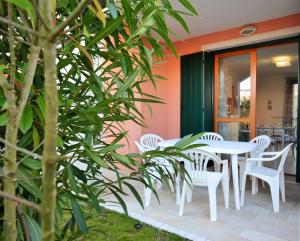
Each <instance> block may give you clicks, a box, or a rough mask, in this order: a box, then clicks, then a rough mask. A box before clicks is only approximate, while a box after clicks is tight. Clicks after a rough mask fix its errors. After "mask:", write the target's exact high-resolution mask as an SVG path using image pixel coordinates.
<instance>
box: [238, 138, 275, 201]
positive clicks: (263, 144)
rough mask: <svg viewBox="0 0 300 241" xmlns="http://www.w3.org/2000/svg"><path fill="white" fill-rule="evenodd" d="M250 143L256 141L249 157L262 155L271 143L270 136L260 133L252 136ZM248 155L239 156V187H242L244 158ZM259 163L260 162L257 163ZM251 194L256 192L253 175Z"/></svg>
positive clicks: (256, 183)
mask: <svg viewBox="0 0 300 241" xmlns="http://www.w3.org/2000/svg"><path fill="white" fill-rule="evenodd" d="M250 142H251V143H256V144H257V145H258V146H257V150H256V152H255V153H250V157H262V154H263V153H264V151H265V150H266V149H267V148H268V147H269V145H270V143H271V138H270V137H269V136H267V135H260V136H257V137H255V138H253V139H252V140H251V141H250ZM247 158H248V157H239V162H238V164H239V166H240V188H241V189H242V179H243V174H244V171H245V166H246V160H247ZM258 164H259V165H261V163H258ZM251 181H252V194H253V195H254V194H256V193H257V192H258V182H257V180H256V178H255V177H253V178H252V180H251Z"/></svg>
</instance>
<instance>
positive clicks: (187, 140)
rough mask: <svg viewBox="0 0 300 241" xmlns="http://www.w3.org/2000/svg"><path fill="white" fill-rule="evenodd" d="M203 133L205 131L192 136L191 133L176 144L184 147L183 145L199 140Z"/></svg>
mask: <svg viewBox="0 0 300 241" xmlns="http://www.w3.org/2000/svg"><path fill="white" fill-rule="evenodd" d="M202 135H203V133H202V132H201V133H198V134H196V135H194V136H192V135H191V134H190V135H187V136H185V137H183V138H182V139H181V140H180V141H178V142H177V143H176V144H175V146H176V147H179V148H182V147H185V146H187V145H189V144H191V143H193V142H194V141H196V140H198V139H199V138H200V137H201V136H202Z"/></svg>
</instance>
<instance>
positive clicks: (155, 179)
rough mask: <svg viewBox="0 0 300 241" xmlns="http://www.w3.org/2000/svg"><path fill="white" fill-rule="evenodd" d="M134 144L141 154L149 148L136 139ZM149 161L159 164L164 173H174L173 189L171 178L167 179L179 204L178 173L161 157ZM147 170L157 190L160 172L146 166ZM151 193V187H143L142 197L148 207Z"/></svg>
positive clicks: (159, 186)
mask: <svg viewBox="0 0 300 241" xmlns="http://www.w3.org/2000/svg"><path fill="white" fill-rule="evenodd" d="M135 144H136V146H137V147H138V149H139V152H140V153H141V154H143V153H144V152H146V151H149V150H150V149H147V148H145V147H143V146H142V145H141V144H140V143H138V142H137V141H135ZM143 161H144V160H143ZM151 161H154V162H155V163H156V164H157V165H161V167H162V168H163V170H165V171H166V173H168V174H171V175H174V177H175V190H174V186H173V182H172V180H169V186H170V188H171V192H174V191H175V193H176V204H177V205H179V203H180V173H177V175H176V172H175V170H174V168H173V166H172V165H171V164H170V163H168V162H167V161H166V160H165V159H163V158H153V159H152V160H151ZM147 171H148V172H150V173H151V176H150V179H151V185H152V186H154V183H155V182H156V184H157V189H158V190H159V189H160V188H161V181H160V180H161V176H160V174H159V173H158V172H157V170H156V169H155V168H154V167H150V168H148V170H147ZM175 175H176V176H175ZM146 181H147V180H146ZM151 194H152V190H151V188H149V187H145V189H144V197H145V206H146V207H148V206H149V205H150V201H151Z"/></svg>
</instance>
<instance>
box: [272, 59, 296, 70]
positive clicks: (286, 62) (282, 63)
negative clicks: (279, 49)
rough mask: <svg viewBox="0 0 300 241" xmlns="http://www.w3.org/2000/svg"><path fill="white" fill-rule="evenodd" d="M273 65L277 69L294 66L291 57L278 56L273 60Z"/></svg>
mask: <svg viewBox="0 0 300 241" xmlns="http://www.w3.org/2000/svg"><path fill="white" fill-rule="evenodd" d="M273 63H274V64H275V65H276V67H277V68H281V67H289V66H291V65H292V63H291V58H290V57H289V56H278V57H275V58H273Z"/></svg>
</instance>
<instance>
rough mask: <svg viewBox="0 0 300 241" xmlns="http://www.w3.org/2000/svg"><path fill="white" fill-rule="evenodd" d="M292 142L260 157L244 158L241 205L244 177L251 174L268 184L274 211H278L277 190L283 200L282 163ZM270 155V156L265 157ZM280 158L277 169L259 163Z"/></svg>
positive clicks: (244, 186)
mask: <svg viewBox="0 0 300 241" xmlns="http://www.w3.org/2000/svg"><path fill="white" fill-rule="evenodd" d="M292 145H293V143H291V144H289V145H288V146H286V147H285V148H284V149H283V150H282V151H280V152H265V153H262V155H261V157H253V158H252V157H250V158H248V159H247V160H246V167H245V172H244V175H243V180H242V194H241V206H244V200H245V189H246V178H247V176H248V175H249V176H252V177H255V178H259V179H262V180H263V181H265V182H266V183H268V184H269V186H270V190H271V196H272V202H273V209H274V212H279V190H280V191H281V198H282V201H283V202H285V183H284V170H283V167H284V163H285V160H286V158H287V155H288V153H289V151H290V149H291V147H292ZM265 156H271V157H265ZM278 158H281V160H280V163H279V167H278V169H277V170H275V169H272V168H268V167H264V166H262V165H259V163H260V162H267V161H274V160H276V159H278Z"/></svg>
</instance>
